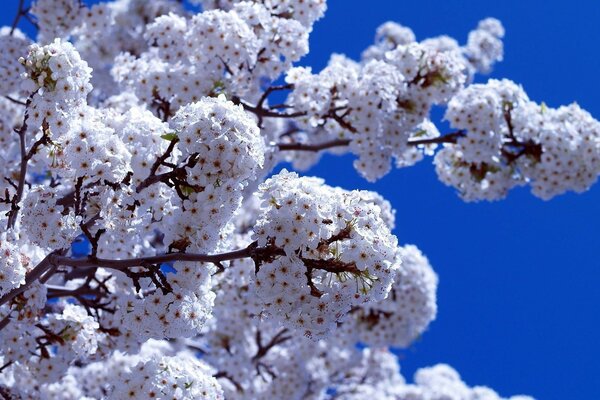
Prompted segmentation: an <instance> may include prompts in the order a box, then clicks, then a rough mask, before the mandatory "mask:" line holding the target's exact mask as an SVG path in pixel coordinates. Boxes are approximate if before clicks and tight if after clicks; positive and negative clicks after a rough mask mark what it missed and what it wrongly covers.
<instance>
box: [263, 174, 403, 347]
mask: <svg viewBox="0 0 600 400" xmlns="http://www.w3.org/2000/svg"><path fill="white" fill-rule="evenodd" d="M260 191H261V199H262V206H261V213H260V218H259V220H258V221H257V223H256V227H255V232H256V238H257V239H258V244H259V246H268V245H271V246H275V247H277V248H281V249H283V254H282V255H281V257H277V258H275V259H274V260H273V261H272V262H267V263H264V264H262V265H261V266H260V268H259V270H258V273H257V275H256V282H255V284H256V285H257V286H258V289H259V291H258V295H259V296H260V297H261V299H262V300H263V301H264V303H265V307H266V310H267V311H270V313H271V314H273V316H274V317H275V318H277V319H281V320H283V321H285V323H286V324H288V325H289V326H290V327H293V328H295V329H297V330H299V331H300V332H303V334H304V335H306V336H308V337H315V338H318V337H321V336H323V335H324V334H326V333H327V332H328V331H329V330H331V329H332V328H333V327H334V326H335V325H336V324H337V323H338V322H340V321H341V319H342V318H343V317H344V316H345V315H346V314H347V313H348V312H349V311H350V309H351V308H352V307H355V306H357V305H361V304H365V303H370V302H373V301H378V300H381V299H383V298H385V297H386V295H387V293H388V291H389V290H390V285H391V283H392V282H393V279H394V276H395V272H396V269H397V267H398V265H397V263H396V260H397V258H396V252H397V239H396V237H395V236H393V235H392V234H391V232H390V230H389V228H388V226H387V225H386V224H385V222H384V220H383V219H382V217H381V216H380V214H381V209H380V208H379V207H377V206H376V205H374V204H373V203H371V202H368V201H364V200H363V199H362V198H361V196H360V192H358V191H353V192H348V191H345V190H343V189H340V188H332V187H330V186H327V185H324V183H323V181H322V180H320V179H317V178H306V177H303V178H299V177H298V175H297V174H296V173H293V172H287V171H285V170H284V171H282V172H280V173H279V174H277V175H275V176H273V177H271V178H269V179H268V180H267V181H266V182H265V183H264V184H262V185H261V187H260ZM303 277H304V278H305V279H306V281H305V282H303ZM269 309H271V310H269Z"/></svg>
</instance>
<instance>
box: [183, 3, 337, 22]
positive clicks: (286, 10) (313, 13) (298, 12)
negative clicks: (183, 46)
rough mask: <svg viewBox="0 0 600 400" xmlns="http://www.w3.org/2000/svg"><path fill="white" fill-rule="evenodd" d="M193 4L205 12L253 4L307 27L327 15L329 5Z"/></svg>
mask: <svg viewBox="0 0 600 400" xmlns="http://www.w3.org/2000/svg"><path fill="white" fill-rule="evenodd" d="M191 2H192V3H197V4H202V7H203V8H204V9H205V10H211V9H215V8H220V9H223V10H230V9H232V8H234V7H235V6H236V5H237V4H240V3H243V2H251V3H254V4H260V5H263V4H264V6H265V7H266V9H267V11H268V12H269V14H272V15H280V16H282V17H283V18H287V19H295V20H298V21H299V22H300V23H302V24H303V25H305V26H307V27H311V26H312V24H313V23H314V22H315V21H316V20H318V19H319V18H321V17H322V16H323V14H324V13H325V10H326V8H327V4H326V2H325V0H277V1H262V0H249V1H248V0H191Z"/></svg>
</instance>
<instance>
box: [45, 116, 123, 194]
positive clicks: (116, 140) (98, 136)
mask: <svg viewBox="0 0 600 400" xmlns="http://www.w3.org/2000/svg"><path fill="white" fill-rule="evenodd" d="M103 117H104V115H103V113H102V112H100V111H98V110H97V109H95V108H92V107H88V106H82V107H80V108H79V109H78V110H76V114H74V115H73V116H72V117H71V118H70V120H69V130H68V131H67V132H65V133H64V134H63V135H61V136H59V137H56V140H55V141H54V146H53V147H52V148H51V149H50V152H52V154H49V159H50V160H51V161H52V164H51V165H50V168H51V169H52V170H57V172H59V174H61V175H63V176H69V177H74V178H79V177H83V178H86V179H88V180H90V181H91V180H98V179H100V180H101V181H105V180H106V181H109V182H120V181H122V180H123V179H124V178H125V176H126V175H127V173H128V172H129V171H130V160H131V153H130V152H129V150H128V149H127V147H126V146H125V144H124V143H123V140H122V139H121V138H120V137H119V136H118V135H117V134H115V131H114V130H113V129H112V128H111V127H109V126H107V125H106V124H104V123H103V121H102V120H103V119H104V118H103Z"/></svg>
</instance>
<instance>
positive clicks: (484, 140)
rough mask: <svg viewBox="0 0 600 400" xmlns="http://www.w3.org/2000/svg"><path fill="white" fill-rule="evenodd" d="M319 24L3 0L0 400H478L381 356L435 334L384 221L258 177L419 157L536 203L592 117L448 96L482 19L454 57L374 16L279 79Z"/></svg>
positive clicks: (286, 177) (380, 207)
mask: <svg viewBox="0 0 600 400" xmlns="http://www.w3.org/2000/svg"><path fill="white" fill-rule="evenodd" d="M196 6H201V9H202V10H203V11H202V12H200V11H199V10H200V8H199V7H196ZM325 8H326V4H325V1H324V0H254V1H237V0H195V1H189V4H187V3H186V4H183V2H182V1H175V0H154V1H144V0H115V1H112V2H106V3H100V4H97V5H94V6H92V7H89V6H86V5H85V4H83V3H81V2H80V1H78V0H38V1H34V2H33V4H31V7H29V5H27V4H25V2H24V1H23V0H19V11H18V13H17V15H16V16H15V19H14V23H13V25H12V26H8V27H4V28H2V29H0V46H1V47H0V48H1V49H2V52H1V53H0V71H1V77H2V79H1V80H0V95H1V98H0V143H1V144H2V146H1V148H0V170H1V173H2V177H3V179H2V180H1V182H0V211H1V214H0V224H1V225H2V231H1V234H0V338H1V347H0V360H1V363H0V371H1V373H0V395H2V396H4V398H9V399H12V398H19V399H65V400H66V399H203V398H206V399H221V398H227V399H346V400H350V399H357V400H358V399H366V398H375V399H415V400H420V399H423V400H434V399H473V400H475V399H486V400H492V399H500V396H499V395H498V394H496V393H495V392H494V391H493V390H491V389H488V388H485V387H469V386H468V385H467V384H465V383H464V382H462V380H461V379H460V376H459V375H458V373H457V372H456V371H454V370H453V369H452V368H451V367H449V366H447V365H437V366H433V367H430V368H424V369H421V370H419V371H418V372H417V374H416V376H415V378H414V382H413V383H407V382H406V381H405V380H404V378H403V377H402V376H401V375H400V371H399V368H398V365H397V359H396V357H395V356H394V355H393V354H392V353H391V352H390V351H389V348H390V347H392V348H395V347H400V348H401V347H406V346H409V345H410V344H411V342H412V341H413V340H415V339H416V338H417V337H418V336H420V335H421V334H422V333H423V332H424V331H425V330H426V328H427V326H428V324H429V323H430V322H431V321H432V320H433V319H434V318H435V316H436V310H437V306H436V289H437V277H436V275H435V273H434V272H433V270H432V268H431V266H430V265H429V262H428V260H427V258H426V257H425V256H424V255H423V254H422V253H421V252H420V251H419V249H418V248H417V247H415V246H413V245H399V244H398V240H397V239H396V237H395V236H394V235H392V233H391V230H392V229H393V228H394V223H395V222H394V210H393V208H392V205H391V204H390V203H389V202H388V201H386V200H385V199H383V198H382V197H381V196H380V195H378V194H377V193H374V192H368V191H357V190H355V191H347V190H343V189H340V188H335V187H331V186H328V185H326V184H325V183H324V182H323V180H321V179H319V178H313V177H304V176H302V177H301V176H299V175H298V174H297V173H295V172H288V171H286V170H282V171H281V172H279V173H277V174H273V171H274V169H275V167H276V166H277V165H278V164H280V163H281V162H289V163H291V164H292V165H293V167H294V169H296V170H300V171H301V170H305V169H307V168H309V167H310V166H312V165H314V164H315V163H317V162H318V161H319V158H320V156H321V155H322V154H323V153H325V152H330V153H334V154H344V153H352V154H354V155H355V162H354V166H355V168H356V170H357V172H358V173H359V174H360V175H361V176H363V177H364V178H365V179H367V180H369V181H375V180H377V179H379V178H381V177H382V176H384V175H385V174H387V173H388V172H389V171H390V169H391V167H392V165H394V166H395V167H397V168H402V167H407V166H411V165H414V164H415V163H417V162H419V161H421V160H423V159H424V158H426V157H430V156H431V157H433V160H434V164H435V168H436V172H437V174H438V176H439V179H440V180H441V181H442V182H443V183H445V184H447V185H450V186H453V187H454V188H456V191H457V192H458V195H460V196H461V197H462V198H463V199H464V200H465V201H478V200H497V199H501V198H503V197H504V196H506V195H507V193H508V191H509V190H510V189H511V188H513V187H515V186H518V185H530V186H531V189H532V193H533V195H535V196H538V197H540V198H542V199H550V198H552V197H554V196H556V195H559V194H561V193H564V192H566V191H576V192H582V191H585V190H587V189H588V188H589V187H590V185H592V184H593V183H594V182H595V180H596V178H597V176H598V174H599V173H600V123H599V122H598V121H596V120H595V119H594V118H593V117H592V116H591V115H590V114H589V113H587V112H586V111H584V110H582V109H581V108H579V107H578V106H577V105H575V104H573V105H569V106H564V107H560V108H558V109H553V108H550V107H548V106H546V105H545V104H543V103H542V104H537V103H535V102H533V101H531V100H529V98H528V97H527V94H526V93H525V91H524V89H523V88H522V87H521V86H519V85H518V84H515V83H513V82H511V81H509V80H489V81H488V82H487V83H484V84H473V83H472V82H473V78H474V76H475V75H476V74H485V73H487V72H489V71H490V69H491V68H492V66H493V64H494V63H495V62H497V61H499V60H501V59H502V56H503V45H502V37H503V36H504V29H503V27H502V25H501V24H500V22H499V21H497V20H495V19H491V18H490V19H485V20H483V21H480V22H479V25H478V26H477V27H476V28H475V29H474V30H473V31H471V32H470V33H469V36H468V41H467V43H466V44H463V45H461V44H459V43H457V42H456V41H455V40H454V39H451V38H449V37H446V36H442V37H435V38H430V39H426V40H422V41H417V40H416V38H415V36H414V34H413V32H412V31H411V30H410V29H409V28H406V27H403V26H400V25H398V24H396V23H393V22H388V23H385V24H383V25H381V26H380V27H379V29H378V30H377V32H376V36H375V41H374V44H373V45H372V46H370V47H369V48H367V49H366V50H365V51H364V52H363V54H362V57H361V59H360V60H351V59H348V58H346V57H344V56H341V55H334V56H332V57H331V59H330V61H329V64H328V65H327V67H326V68H324V69H323V70H322V71H318V72H314V71H312V70H311V69H310V68H305V67H294V63H295V62H296V61H298V60H299V59H300V58H301V57H302V56H304V55H305V54H307V53H308V35H309V33H310V31H311V29H312V26H313V24H314V22H315V21H316V20H318V19H319V18H321V17H322V16H323V14H324V12H325ZM21 24H33V25H34V26H35V28H36V32H37V36H36V37H35V41H33V38H29V37H27V36H26V35H25V34H23V33H22V32H21V30H19V26H21ZM275 99H282V100H280V101H276V100H275ZM433 106H442V107H445V110H446V111H445V118H446V119H447V120H448V121H449V123H450V125H451V127H452V131H451V132H445V133H440V132H439V131H438V129H437V128H436V126H435V125H434V123H433V122H432V121H431V120H430V119H429V116H430V110H431V108H432V107H433ZM357 343H362V344H364V345H365V346H360V347H358V346H356V344H357ZM526 398H527V397H525V396H514V397H512V399H514V400H517V399H526Z"/></svg>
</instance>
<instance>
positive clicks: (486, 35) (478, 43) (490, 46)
mask: <svg viewBox="0 0 600 400" xmlns="http://www.w3.org/2000/svg"><path fill="white" fill-rule="evenodd" d="M503 37H504V27H503V26H502V24H501V23H500V21H498V20H497V19H494V18H486V19H484V20H482V21H480V22H479V25H477V29H475V30H473V31H471V32H470V33H469V39H468V41H467V45H466V46H465V49H464V51H465V56H466V57H467V59H468V60H469V61H470V62H471V63H472V64H473V66H474V67H475V68H476V69H477V70H478V71H480V72H483V73H488V72H490V70H491V69H492V65H494V63H496V62H498V61H502V58H503V56H504V44H503V43H502V38H503Z"/></svg>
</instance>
